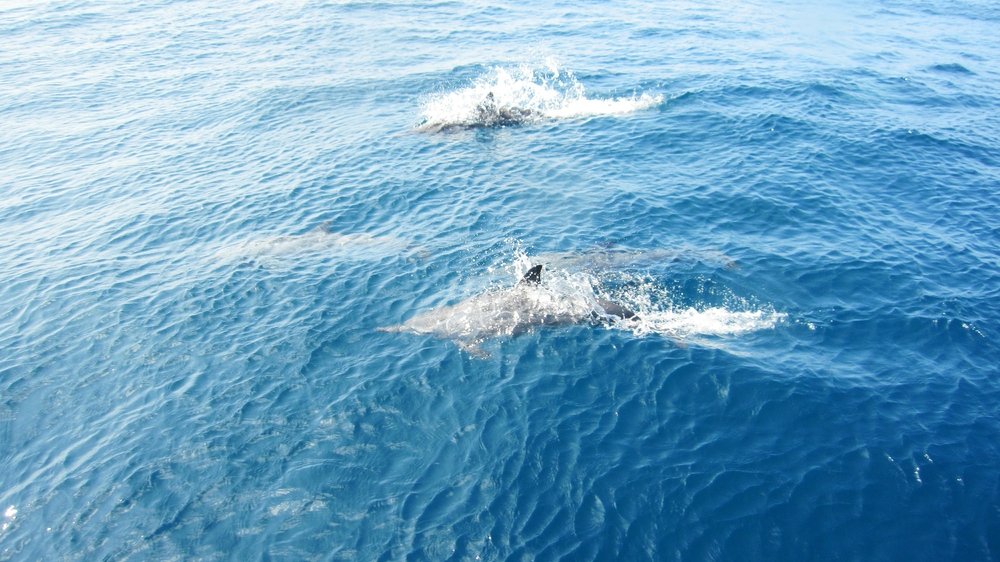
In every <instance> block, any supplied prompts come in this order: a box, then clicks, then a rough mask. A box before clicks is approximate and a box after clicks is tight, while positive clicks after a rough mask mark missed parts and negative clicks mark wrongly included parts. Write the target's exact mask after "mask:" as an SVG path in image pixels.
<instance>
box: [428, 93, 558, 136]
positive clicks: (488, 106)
mask: <svg viewBox="0 0 1000 562" xmlns="http://www.w3.org/2000/svg"><path fill="white" fill-rule="evenodd" d="M541 117H542V115H541V113H540V112H538V111H534V110H531V109H529V108H527V107H518V106H507V105H501V104H500V103H498V102H497V100H496V97H494V96H493V92H489V93H488V94H486V98H484V99H483V101H481V102H479V103H478V104H476V107H474V108H473V109H472V113H471V114H470V115H468V116H467V117H465V118H464V119H463V120H461V121H457V122H443V123H442V122H433V123H425V124H423V125H420V126H418V127H417V128H416V129H414V131H415V132H419V133H446V132H452V131H461V130H466V129H480V128H496V127H511V126H514V125H523V124H524V123H528V122H530V121H534V120H537V119H539V118H541Z"/></svg>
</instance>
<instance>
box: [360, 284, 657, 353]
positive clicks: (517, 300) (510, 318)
mask: <svg viewBox="0 0 1000 562" xmlns="http://www.w3.org/2000/svg"><path fill="white" fill-rule="evenodd" d="M542 268H543V266H542V265H536V266H534V267H532V268H531V269H530V270H528V272H527V273H526V274H525V275H524V277H523V278H521V280H520V281H518V282H517V284H515V285H514V286H513V287H508V288H506V289H500V290H496V291H488V292H485V293H481V294H478V295H476V296H474V297H471V298H469V299H467V300H464V301H462V302H459V303H458V304H454V305H451V306H445V307H442V308H436V309H433V310H429V311H427V312H424V313H423V314H418V315H417V316H414V317H413V318H411V319H409V320H407V321H406V322H404V323H402V324H398V325H395V326H384V327H379V328H376V329H377V330H378V331H380V332H410V333H414V334H420V335H430V336H435V337H438V338H442V339H449V340H452V341H453V342H455V344H456V345H458V347H459V348H461V349H462V350H463V351H465V352H467V353H469V354H470V355H472V356H474V357H479V358H485V357H489V354H488V353H486V352H485V351H483V349H482V348H481V347H480V344H482V343H483V342H485V341H487V340H491V339H495V338H499V337H516V336H519V335H521V334H524V333H527V332H530V331H532V330H533V329H535V328H536V327H556V326H567V325H574V324H594V325H610V324H612V323H613V322H615V321H616V319H617V320H627V319H632V320H638V317H637V316H636V315H635V313H634V312H632V311H631V310H629V309H627V308H625V307H623V306H621V305H618V304H615V303H613V302H611V301H607V300H604V299H601V298H596V297H594V296H593V295H589V297H587V296H584V297H581V296H580V295H567V294H566V293H562V292H559V291H558V290H553V289H551V288H547V287H545V286H544V285H543V284H542Z"/></svg>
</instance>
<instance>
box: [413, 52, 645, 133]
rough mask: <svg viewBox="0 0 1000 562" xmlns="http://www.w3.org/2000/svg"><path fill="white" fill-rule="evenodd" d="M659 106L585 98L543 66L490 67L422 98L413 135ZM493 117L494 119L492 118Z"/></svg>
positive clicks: (639, 98) (568, 77)
mask: <svg viewBox="0 0 1000 562" xmlns="http://www.w3.org/2000/svg"><path fill="white" fill-rule="evenodd" d="M661 103H663V95H649V94H641V95H635V94H633V95H632V96H629V97H619V98H606V99H602V98H588V97H587V96H586V92H585V91H584V87H583V85H582V84H580V82H579V81H577V80H576V78H575V77H574V76H573V75H572V73H568V72H560V70H559V68H558V66H557V65H556V64H554V63H551V62H550V63H549V65H548V68H547V69H546V70H537V69H535V68H532V67H531V66H528V65H520V66H516V67H513V68H504V67H492V68H490V69H489V71H488V72H487V73H486V74H485V75H484V76H481V77H480V78H478V79H476V80H475V81H474V82H473V84H472V85H471V86H468V87H465V88H461V89H459V90H456V91H453V92H446V93H442V94H438V95H433V96H430V97H428V98H427V99H426V100H425V101H424V103H423V104H422V106H421V111H420V115H421V117H423V122H422V123H421V124H420V125H419V126H418V127H417V130H418V131H427V132H437V131H441V130H446V129H451V128H470V127H485V126H496V125H500V126H503V125H509V124H517V123H528V122H532V121H541V120H546V119H570V118H579V117H590V116H597V115H622V114H626V113H632V112H634V111H639V110H643V109H648V108H650V107H654V106H656V105H659V104H661ZM498 114H499V117H500V118H499V119H498V118H496V117H497V116H498Z"/></svg>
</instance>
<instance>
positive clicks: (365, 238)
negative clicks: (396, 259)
mask: <svg viewBox="0 0 1000 562" xmlns="http://www.w3.org/2000/svg"><path fill="white" fill-rule="evenodd" d="M411 249H413V247H412V246H411V245H410V244H409V243H408V242H406V241H405V240H400V239H398V238H391V237H388V236H372V235H371V234H367V233H354V234H341V233H337V232H333V230H332V229H331V222H330V221H325V222H323V224H321V225H319V226H317V227H316V228H314V229H312V230H310V231H308V232H306V233H303V234H287V235H279V236H270V237H264V238H257V239H252V240H248V241H242V242H240V243H238V244H235V245H233V246H228V247H225V248H222V249H221V250H219V251H218V252H217V253H216V257H218V258H220V259H223V260H225V261H236V260H241V261H242V260H247V259H253V258H268V257H270V258H276V257H280V256H289V255H300V254H307V253H310V252H321V251H339V252H341V253H344V252H349V253H351V254H352V255H356V256H359V257H360V256H366V255H367V256H369V257H373V258H379V257H384V256H386V255H390V254H398V253H402V252H404V251H406V250H411Z"/></svg>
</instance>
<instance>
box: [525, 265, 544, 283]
mask: <svg viewBox="0 0 1000 562" xmlns="http://www.w3.org/2000/svg"><path fill="white" fill-rule="evenodd" d="M541 282H542V266H541V265H536V266H535V267H532V268H531V269H529V270H528V272H527V273H525V274H524V277H522V278H521V283H528V284H529V285H538V284H539V283H541Z"/></svg>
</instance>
